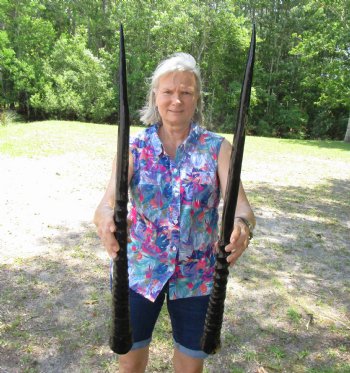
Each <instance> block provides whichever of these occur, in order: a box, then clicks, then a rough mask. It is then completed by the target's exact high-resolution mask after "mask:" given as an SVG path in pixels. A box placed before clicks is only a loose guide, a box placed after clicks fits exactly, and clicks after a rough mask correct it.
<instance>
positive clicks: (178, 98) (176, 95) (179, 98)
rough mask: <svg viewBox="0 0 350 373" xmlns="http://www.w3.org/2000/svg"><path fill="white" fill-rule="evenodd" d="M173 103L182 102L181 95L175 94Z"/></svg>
mask: <svg viewBox="0 0 350 373" xmlns="http://www.w3.org/2000/svg"><path fill="white" fill-rule="evenodd" d="M173 103H175V104H180V103H181V96H180V95H179V94H177V93H175V94H174V95H173Z"/></svg>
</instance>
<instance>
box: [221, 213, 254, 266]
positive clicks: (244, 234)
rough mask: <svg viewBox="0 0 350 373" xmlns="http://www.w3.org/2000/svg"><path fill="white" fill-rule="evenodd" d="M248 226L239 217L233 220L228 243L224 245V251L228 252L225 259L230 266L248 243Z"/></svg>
mask: <svg viewBox="0 0 350 373" xmlns="http://www.w3.org/2000/svg"><path fill="white" fill-rule="evenodd" d="M249 233H250V232H249V228H248V227H247V226H246V225H245V224H244V223H243V222H242V221H240V220H239V219H237V220H235V223H234V226H233V231H232V234H231V237H230V243H229V244H228V245H227V246H226V247H225V251H226V252H228V253H230V254H229V256H228V257H227V261H228V262H229V263H230V266H232V265H233V264H235V263H236V261H237V259H238V258H239V257H240V256H241V255H242V254H243V252H244V250H245V249H246V248H247V247H248V245H249Z"/></svg>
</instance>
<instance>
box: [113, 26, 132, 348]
mask: <svg viewBox="0 0 350 373" xmlns="http://www.w3.org/2000/svg"><path fill="white" fill-rule="evenodd" d="M126 83H127V82H126V62H125V47H124V33H123V26H122V25H120V65H119V103H120V118H119V119H120V122H119V127H118V149H117V175H116V198H115V207H114V222H115V225H116V227H117V232H116V233H115V237H116V239H117V241H118V243H119V246H120V250H119V251H118V254H117V257H116V258H115V259H114V261H113V280H112V325H111V336H110V341H109V344H110V347H111V349H112V351H114V352H116V353H117V354H126V353H127V352H128V351H129V350H130V349H131V346H132V334H131V325H130V309H129V276H128V257H127V235H128V224H127V214H128V211H127V205H128V169H129V136H130V123H129V107H128V97H127V84H126Z"/></svg>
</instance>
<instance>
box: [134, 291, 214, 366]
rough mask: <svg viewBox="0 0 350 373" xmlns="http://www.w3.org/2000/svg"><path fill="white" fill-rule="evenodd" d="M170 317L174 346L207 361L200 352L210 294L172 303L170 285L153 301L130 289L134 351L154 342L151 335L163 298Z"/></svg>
mask: <svg viewBox="0 0 350 373" xmlns="http://www.w3.org/2000/svg"><path fill="white" fill-rule="evenodd" d="M165 297H166V299H167V308H168V312H169V315H170V320H171V326H172V330H173V339H174V344H175V347H176V348H177V349H178V350H179V351H181V352H183V353H184V354H186V355H189V356H191V357H194V358H200V359H204V358H206V357H207V356H208V355H207V354H206V353H205V352H204V351H202V350H201V347H200V341H201V338H202V334H203V329H204V321H205V316H206V312H207V308H208V303H209V295H207V296H199V297H190V298H180V299H174V300H170V299H169V296H168V293H167V286H165V287H164V289H163V290H162V291H161V293H160V294H159V295H158V297H157V299H156V300H155V302H151V301H150V300H148V299H147V298H145V297H143V296H142V295H140V294H138V293H136V292H134V291H133V290H131V289H130V318H131V327H132V334H133V340H134V344H133V346H132V350H136V349H138V348H142V347H146V346H148V345H149V344H150V342H151V340H152V333H153V329H154V326H155V324H156V321H157V319H158V316H159V313H160V310H161V308H162V306H163V302H164V299H165Z"/></svg>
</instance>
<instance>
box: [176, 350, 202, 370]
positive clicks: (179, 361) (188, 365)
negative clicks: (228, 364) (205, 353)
mask: <svg viewBox="0 0 350 373" xmlns="http://www.w3.org/2000/svg"><path fill="white" fill-rule="evenodd" d="M173 364H174V371H175V373H202V372H203V365H204V359H200V358H195V357H191V356H189V355H186V354H184V353H183V352H181V351H179V350H178V349H177V348H175V349H174V357H173Z"/></svg>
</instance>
